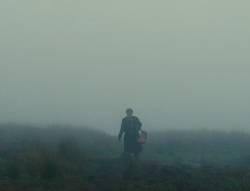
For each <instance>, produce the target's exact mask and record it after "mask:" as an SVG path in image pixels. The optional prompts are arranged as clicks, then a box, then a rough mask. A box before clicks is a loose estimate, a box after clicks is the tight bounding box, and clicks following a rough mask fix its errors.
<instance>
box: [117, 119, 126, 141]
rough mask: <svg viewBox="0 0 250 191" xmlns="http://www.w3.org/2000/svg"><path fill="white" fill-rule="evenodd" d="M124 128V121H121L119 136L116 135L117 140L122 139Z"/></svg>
mask: <svg viewBox="0 0 250 191" xmlns="http://www.w3.org/2000/svg"><path fill="white" fill-rule="evenodd" d="M124 127H125V125H124V120H122V124H121V129H120V132H119V134H118V137H119V140H120V139H121V138H122V134H123V132H124V130H125V128H124Z"/></svg>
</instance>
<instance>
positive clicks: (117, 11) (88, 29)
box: [0, 0, 250, 135]
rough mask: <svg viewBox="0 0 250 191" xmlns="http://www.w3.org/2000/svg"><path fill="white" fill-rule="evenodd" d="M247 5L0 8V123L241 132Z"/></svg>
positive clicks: (78, 2)
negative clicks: (137, 124)
mask: <svg viewBox="0 0 250 191" xmlns="http://www.w3.org/2000/svg"><path fill="white" fill-rule="evenodd" d="M249 10H250V1H249V0H241V1H236V0H225V1H218V0H202V1H200V0H195V1H194V0H189V1H187V0H177V1H176V0H165V1H163V0H155V1H151V0H140V1H139V0H137V1H134V0H133V1H132V0H126V1H117V0H112V1H111V0H106V1H102V0H95V1H94V0H53V1H52V0H42V1H34V0H22V1H18V0H0V122H18V123H35V124H36V123H37V124H45V125H46V124H51V123H71V124H75V125H87V126H92V127H95V128H98V129H103V130H105V131H107V132H112V133H113V134H115V135H116V134H118V131H119V128H120V123H121V119H122V117H124V116H125V110H126V109H127V108H129V107H131V108H132V109H133V110H134V115H135V116H137V117H139V119H140V120H141V121H142V124H143V127H144V129H145V130H152V129H169V128H171V129H172V128H204V127H205V128H217V129H237V128H239V129H248V128H249V127H250V117H249V114H250V100H249V98H250V88H249V82H250V75H249V74H250V11H249Z"/></svg>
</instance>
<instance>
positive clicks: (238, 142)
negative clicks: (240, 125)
mask: <svg viewBox="0 0 250 191" xmlns="http://www.w3.org/2000/svg"><path fill="white" fill-rule="evenodd" d="M0 131H1V133H2V134H1V138H2V139H1V141H0V187H1V190H39V191H43V190H173V191H174V190H227V191H229V190H243V191H244V190H250V174H249V170H250V157H249V148H250V147H249V145H250V139H249V138H250V135H249V134H247V133H243V132H236V131H234V132H223V131H208V130H190V131H187V130H179V131H173V130H169V131H164V132H148V141H147V143H146V144H144V145H143V147H144V151H143V152H142V153H141V154H140V159H139V161H136V160H135V159H134V158H133V157H132V156H131V158H130V160H129V163H128V164H125V163H124V159H123V157H122V155H121V154H122V150H123V146H122V144H120V143H119V142H118V141H117V137H114V136H111V135H108V134H106V133H104V132H102V131H97V130H93V129H89V128H84V127H66V126H59V125H58V126H56V125H54V126H48V127H46V128H45V127H32V126H25V125H16V124H0Z"/></svg>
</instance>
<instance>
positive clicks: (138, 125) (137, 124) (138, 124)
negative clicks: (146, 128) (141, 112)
mask: <svg viewBox="0 0 250 191" xmlns="http://www.w3.org/2000/svg"><path fill="white" fill-rule="evenodd" d="M136 121H137V123H136V126H135V129H136V131H140V130H141V127H142V123H141V121H140V120H139V118H138V117H137V120H136Z"/></svg>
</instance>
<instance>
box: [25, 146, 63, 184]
mask: <svg viewBox="0 0 250 191" xmlns="http://www.w3.org/2000/svg"><path fill="white" fill-rule="evenodd" d="M23 161H24V164H25V166H26V169H27V171H28V173H29V174H31V175H36V174H39V175H40V176H41V178H43V179H46V180H50V179H52V178H54V177H56V176H60V175H61V165H60V161H59V159H58V157H57V156H56V153H55V151H54V150H53V149H51V148H49V147H46V146H36V147H31V148H29V147H25V149H24V154H23Z"/></svg>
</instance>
